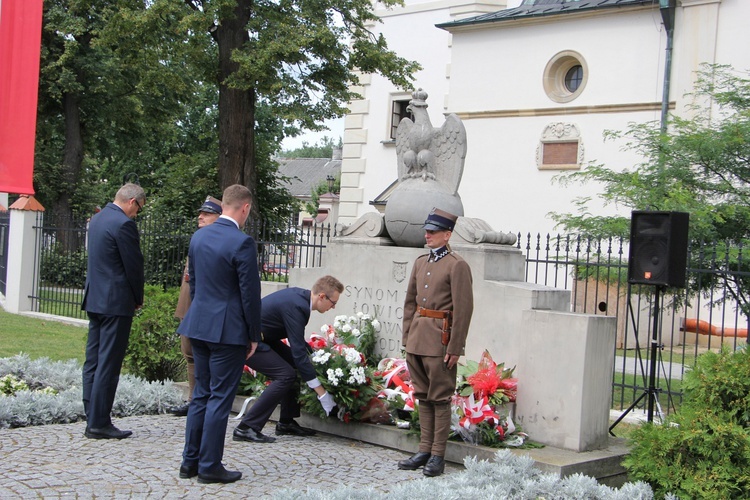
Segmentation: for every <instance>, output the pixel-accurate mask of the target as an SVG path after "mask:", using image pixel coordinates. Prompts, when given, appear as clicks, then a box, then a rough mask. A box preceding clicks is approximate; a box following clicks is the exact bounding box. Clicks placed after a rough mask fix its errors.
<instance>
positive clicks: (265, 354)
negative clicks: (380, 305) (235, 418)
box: [232, 276, 344, 443]
mask: <svg viewBox="0 0 750 500" xmlns="http://www.w3.org/2000/svg"><path fill="white" fill-rule="evenodd" d="M343 291H344V285H342V284H341V282H340V281H339V280H337V279H336V278H334V277H333V276H323V277H322V278H320V279H318V280H317V281H316V282H315V284H314V285H313V287H312V290H305V289H304V288H297V287H293V288H286V289H284V290H279V291H278V292H274V293H272V294H270V295H268V296H267V297H265V298H264V299H263V316H262V320H261V331H262V332H263V333H262V338H263V340H262V342H261V343H260V344H258V350H257V351H256V352H255V354H254V355H253V356H252V357H250V358H248V359H247V361H246V362H245V364H246V365H247V366H249V367H250V368H252V369H253V370H255V371H258V372H260V373H262V374H263V375H265V376H266V377H268V378H270V379H271V380H272V382H271V384H270V385H269V386H268V387H266V388H265V389H264V390H263V393H262V394H261V395H260V397H259V398H258V400H257V401H256V402H255V403H254V404H253V406H252V407H251V408H250V411H248V413H247V414H246V415H245V417H244V418H243V419H242V422H241V423H240V424H239V425H238V426H237V428H236V429H235V430H234V432H233V433H232V439H233V440H234V441H251V442H254V443H272V442H273V441H275V440H276V439H275V438H273V437H271V436H266V435H265V434H263V433H261V429H263V426H265V425H266V422H268V419H269V418H270V417H271V413H273V410H274V409H276V406H277V405H278V404H279V403H281V413H280V415H279V422H278V423H277V424H276V434H277V435H283V434H291V435H295V436H312V435H313V434H315V431H313V430H310V429H305V428H303V427H301V426H300V425H299V424H298V423H297V422H295V421H294V419H295V418H297V417H299V416H300V407H299V385H298V384H297V371H299V373H300V376H301V377H302V380H304V381H305V382H306V383H307V385H308V386H309V387H310V388H311V389H312V390H314V391H315V392H316V393H317V395H318V400H319V401H320V404H321V405H322V406H323V409H324V410H325V412H326V414H328V413H330V412H331V410H332V409H333V407H334V406H336V403H335V401H334V400H333V397H332V396H331V395H330V394H329V393H328V392H327V391H326V390H325V388H324V387H323V386H322V385H321V383H320V381H319V380H318V378H317V376H316V374H315V368H314V367H313V365H312V362H311V361H310V356H309V348H308V344H307V342H306V341H305V326H306V325H307V322H308V321H309V320H310V312H311V311H318V312H320V313H324V312H326V311H329V310H331V309H333V308H334V307H336V302H338V300H339V295H340V294H341V292H343ZM283 339H287V340H288V341H289V345H286V344H285V343H284V342H282V340H283Z"/></svg>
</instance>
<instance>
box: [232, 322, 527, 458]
mask: <svg viewBox="0 0 750 500" xmlns="http://www.w3.org/2000/svg"><path fill="white" fill-rule="evenodd" d="M379 330H380V323H379V322H378V320H377V319H374V318H372V317H371V316H369V315H367V314H363V313H362V312H358V313H357V314H356V315H355V316H346V315H343V316H336V318H335V319H334V321H333V324H331V325H328V324H326V325H323V326H321V328H320V333H313V334H312V336H311V337H310V340H309V342H308V344H309V345H310V347H311V348H312V353H311V355H310V359H311V361H312V364H313V367H314V368H315V372H316V375H317V378H318V380H320V382H321V384H322V385H323V387H324V388H325V390H326V391H328V393H329V394H330V395H331V396H332V397H333V399H334V400H335V401H336V403H337V408H336V409H335V410H334V412H332V413H331V415H329V417H334V418H338V419H339V420H341V421H343V422H351V421H359V422H371V423H378V424H395V425H397V426H398V427H401V428H406V429H410V430H411V431H412V432H414V431H418V429H419V401H416V400H415V399H414V397H413V388H412V385H411V379H410V376H409V369H408V367H407V365H406V360H405V359H402V358H384V359H381V360H378V359H377V356H376V355H375V354H374V347H375V334H376V333H377V332H378V331H379ZM514 369H515V368H510V369H506V368H505V365H504V363H500V364H498V363H495V362H494V361H493V360H492V357H491V356H490V353H489V352H488V351H485V352H484V353H483V354H482V357H481V359H480V360H479V361H478V362H477V361H473V360H469V361H467V363H466V364H465V365H459V368H458V378H457V381H456V393H455V394H454V396H453V399H452V414H453V417H452V425H451V430H452V434H451V437H452V439H458V440H463V441H466V442H469V443H472V444H481V445H484V446H493V447H507V446H513V447H517V446H533V444H527V443H526V438H527V436H526V434H524V433H523V432H521V430H520V429H519V428H518V427H517V426H516V425H515V424H514V422H513V419H512V415H511V414H510V412H509V410H508V406H506V405H507V403H512V402H514V401H515V400H516V388H517V384H518V380H517V379H516V378H514V377H513V371H514ZM267 383H268V381H267V380H266V379H265V377H262V375H260V374H257V375H256V374H252V373H249V371H248V370H246V373H245V374H244V375H243V379H242V384H241V386H242V387H245V388H247V389H251V391H250V392H254V393H256V394H257V393H258V392H260V391H261V390H262V389H263V387H264V386H265V384H267ZM300 403H301V406H302V410H304V411H305V412H307V413H309V414H312V415H316V416H319V417H321V418H326V414H325V412H324V410H323V408H322V406H321V405H320V402H319V401H318V397H317V394H316V393H315V391H313V390H311V389H309V388H308V387H307V386H306V385H305V384H302V389H301V391H300Z"/></svg>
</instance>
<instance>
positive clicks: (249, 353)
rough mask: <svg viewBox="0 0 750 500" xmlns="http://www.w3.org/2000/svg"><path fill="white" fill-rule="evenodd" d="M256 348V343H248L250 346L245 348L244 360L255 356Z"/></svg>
mask: <svg viewBox="0 0 750 500" xmlns="http://www.w3.org/2000/svg"><path fill="white" fill-rule="evenodd" d="M257 348H258V343H257V342H250V345H249V346H247V356H245V359H250V356H252V355H253V354H255V349H257Z"/></svg>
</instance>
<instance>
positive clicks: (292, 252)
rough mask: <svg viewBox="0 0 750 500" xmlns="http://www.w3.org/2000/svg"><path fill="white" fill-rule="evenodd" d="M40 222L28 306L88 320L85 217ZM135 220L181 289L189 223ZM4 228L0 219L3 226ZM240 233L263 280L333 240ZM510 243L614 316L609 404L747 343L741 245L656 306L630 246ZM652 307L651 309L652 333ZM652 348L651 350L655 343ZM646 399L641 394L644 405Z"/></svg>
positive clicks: (693, 270) (703, 264) (669, 390)
mask: <svg viewBox="0 0 750 500" xmlns="http://www.w3.org/2000/svg"><path fill="white" fill-rule="evenodd" d="M38 222H39V223H38V224H37V228H36V229H37V240H38V241H37V246H38V248H39V249H40V252H39V258H40V259H41V260H40V265H39V266H38V268H39V276H35V277H34V282H35V283H37V285H36V287H35V289H34V295H33V297H32V299H33V302H34V304H33V306H34V310H36V311H40V312H46V313H49V314H55V315H60V316H68V317H79V318H85V315H84V314H83V313H82V312H81V311H80V303H81V294H82V289H83V284H84V280H85V275H86V221H85V220H54V219H51V218H46V219H44V224H42V219H39V221H38ZM137 224H138V229H139V231H140V235H141V248H142V250H143V253H144V260H145V276H146V282H147V283H149V284H155V285H160V286H164V287H171V286H178V285H179V284H180V279H181V276H182V270H183V266H184V263H185V257H186V255H187V250H188V245H189V242H190V237H191V236H192V233H193V232H194V231H195V228H196V221H195V219H194V218H189V219H179V220H173V221H164V220H153V219H148V218H140V219H139V220H138V221H137ZM2 227H3V226H2V220H0V231H1V230H2ZM245 231H246V232H247V233H248V234H251V235H252V236H253V237H254V238H255V240H256V242H257V244H258V269H259V272H260V274H261V279H263V280H270V281H286V280H287V273H288V271H289V269H291V268H294V267H317V266H320V265H321V261H322V252H323V249H324V248H325V246H326V244H327V243H328V241H329V240H330V238H331V237H334V236H335V228H334V227H332V226H331V225H311V226H300V225H298V224H296V221H293V220H286V221H283V222H278V221H265V220H255V221H249V222H248V224H247V226H246V228H245ZM0 234H1V233H0ZM0 237H1V235H0ZM6 239H7V238H6ZM517 248H519V249H520V250H521V251H523V252H524V254H525V257H526V280H527V281H528V282H532V283H537V284H542V285H546V286H550V287H554V288H559V289H565V290H569V291H570V297H571V299H570V310H571V311H573V312H580V313H587V314H595V315H607V316H613V317H615V318H616V324H617V337H616V342H615V345H613V350H614V352H615V370H614V373H613V378H612V408H615V409H625V408H628V407H629V406H630V405H631V403H632V402H633V401H636V400H637V399H638V398H639V397H640V396H641V395H642V394H643V393H644V392H645V391H647V390H650V389H651V387H649V385H650V375H651V373H652V369H651V367H652V366H653V367H655V370H657V371H658V372H657V373H655V387H654V389H655V390H656V392H657V393H658V401H657V403H658V404H657V411H658V412H662V413H665V414H666V413H669V412H671V411H673V410H674V409H675V408H676V407H678V406H679V405H680V403H681V401H682V377H683V375H684V373H685V371H686V370H687V369H689V368H690V367H691V366H692V365H693V364H694V363H695V358H696V356H698V355H699V354H701V353H702V352H705V351H706V350H708V349H717V348H719V347H721V346H726V347H728V348H732V349H736V348H738V347H740V346H743V345H745V344H746V343H747V328H748V318H747V316H746V315H745V314H743V313H742V310H741V307H740V304H741V294H742V293H743V290H744V289H743V286H744V285H745V283H750V272H747V271H745V269H746V268H747V269H750V265H749V264H750V262H747V259H746V258H745V257H744V253H743V251H744V249H743V248H742V246H741V245H728V244H721V245H718V244H717V245H711V246H707V245H703V246H698V247H693V248H698V250H697V251H696V252H694V254H690V255H689V258H688V262H689V266H688V269H687V273H688V283H689V285H688V286H687V287H686V288H684V289H667V290H665V291H663V293H661V294H659V300H658V303H655V302H656V300H655V293H654V292H655V290H654V287H650V286H644V285H633V286H631V285H630V284H628V279H627V278H628V276H627V274H628V269H627V254H628V248H627V242H624V241H621V240H616V239H608V240H597V239H587V238H583V237H575V236H554V237H553V236H545V237H542V236H540V235H537V236H532V235H531V234H528V235H527V236H526V237H525V238H523V237H522V236H521V235H520V234H519V235H518V243H517ZM1 262H2V261H1V260H0V263H1ZM0 270H1V269H0ZM748 288H750V286H748ZM654 311H658V322H657V324H658V326H657V330H656V331H655V332H654V331H653V324H654V323H653V317H654ZM654 345H656V346H658V348H657V349H652V346H654ZM654 352H655V353H656V355H655V356H654ZM646 402H647V398H646V399H644V400H643V404H642V405H641V406H645V404H646Z"/></svg>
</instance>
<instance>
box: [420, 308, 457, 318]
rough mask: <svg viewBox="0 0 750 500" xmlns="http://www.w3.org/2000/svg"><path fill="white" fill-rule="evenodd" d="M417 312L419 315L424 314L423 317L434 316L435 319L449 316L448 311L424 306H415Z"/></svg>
mask: <svg viewBox="0 0 750 500" xmlns="http://www.w3.org/2000/svg"><path fill="white" fill-rule="evenodd" d="M417 314H419V315H420V316H424V317H425V318H436V319H445V318H447V317H448V316H450V314H451V312H450V311H439V310H437V309H426V308H424V307H418V308H417Z"/></svg>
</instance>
